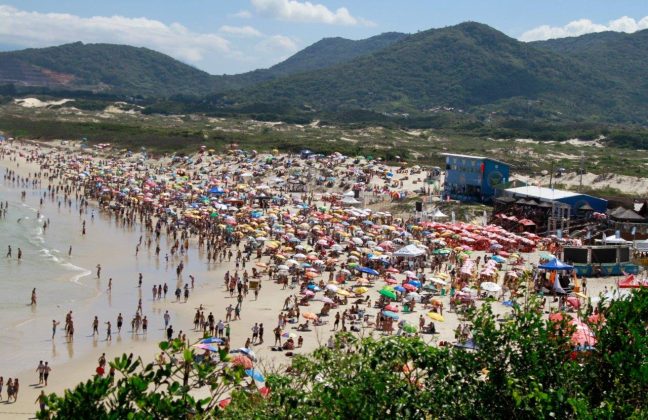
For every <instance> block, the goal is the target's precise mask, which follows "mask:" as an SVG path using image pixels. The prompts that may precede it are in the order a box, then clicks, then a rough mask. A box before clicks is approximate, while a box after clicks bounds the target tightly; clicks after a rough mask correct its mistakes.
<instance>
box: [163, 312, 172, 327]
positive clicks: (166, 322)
mask: <svg viewBox="0 0 648 420" xmlns="http://www.w3.org/2000/svg"><path fill="white" fill-rule="evenodd" d="M169 322H171V315H169V311H165V312H164V328H168V326H169Z"/></svg>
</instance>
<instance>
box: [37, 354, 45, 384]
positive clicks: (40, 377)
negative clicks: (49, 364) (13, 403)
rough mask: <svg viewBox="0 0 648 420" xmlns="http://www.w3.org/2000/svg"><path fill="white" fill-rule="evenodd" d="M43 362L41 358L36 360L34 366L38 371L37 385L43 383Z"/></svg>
mask: <svg viewBox="0 0 648 420" xmlns="http://www.w3.org/2000/svg"><path fill="white" fill-rule="evenodd" d="M44 368H45V363H43V361H42V360H41V361H40V362H38V367H36V372H38V385H42V384H43V373H44Z"/></svg>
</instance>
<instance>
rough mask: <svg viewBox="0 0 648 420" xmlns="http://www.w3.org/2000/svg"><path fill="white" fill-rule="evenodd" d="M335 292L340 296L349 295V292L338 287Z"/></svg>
mask: <svg viewBox="0 0 648 420" xmlns="http://www.w3.org/2000/svg"><path fill="white" fill-rule="evenodd" d="M336 293H337V294H338V295H340V296H351V293H349V292H348V291H346V290H344V289H338V290H337V292H336Z"/></svg>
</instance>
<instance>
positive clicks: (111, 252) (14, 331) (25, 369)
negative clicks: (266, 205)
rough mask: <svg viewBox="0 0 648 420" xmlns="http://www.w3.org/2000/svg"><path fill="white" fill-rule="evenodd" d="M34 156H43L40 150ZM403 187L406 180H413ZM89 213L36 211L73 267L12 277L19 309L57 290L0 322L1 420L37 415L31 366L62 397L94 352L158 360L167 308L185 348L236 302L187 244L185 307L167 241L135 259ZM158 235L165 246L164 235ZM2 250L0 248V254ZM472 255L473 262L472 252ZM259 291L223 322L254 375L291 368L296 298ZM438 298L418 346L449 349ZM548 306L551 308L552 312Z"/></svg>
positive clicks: (266, 285)
mask: <svg viewBox="0 0 648 420" xmlns="http://www.w3.org/2000/svg"><path fill="white" fill-rule="evenodd" d="M21 147H23V148H26V149H25V150H29V149H33V147H35V146H24V145H23V146H21ZM41 150H47V149H43V148H42V147H41ZM18 163H19V164H20V167H17V166H16V163H15V162H10V161H8V160H6V159H5V160H1V161H0V168H1V170H2V172H3V173H4V168H10V169H13V170H16V171H17V172H18V173H20V174H22V175H27V174H28V173H29V172H32V173H33V172H34V171H35V170H37V167H36V166H35V165H30V164H28V163H26V162H25V160H24V159H19V162H18ZM407 182H412V180H409V181H407ZM407 182H406V183H407ZM43 184H45V181H44V182H43ZM408 186H409V187H410V188H412V189H413V188H414V186H413V185H411V184H407V185H406V188H407V187H408ZM18 190H19V189H18V188H12V189H9V191H7V192H6V194H13V196H11V197H0V199H2V200H3V201H4V200H6V199H11V200H13V201H19V191H18ZM39 196H40V195H39V193H38V192H37V191H32V190H28V193H27V198H26V204H28V205H30V206H32V207H34V208H38V207H39V203H38V200H39ZM90 209H92V207H90ZM89 211H90V212H91V211H92V210H89ZM94 211H95V218H94V221H91V214H84V215H82V216H81V217H80V216H79V213H78V209H76V208H75V206H74V203H73V205H72V209H71V211H69V210H68V209H67V208H64V209H62V210H60V211H59V209H58V208H57V204H56V203H55V202H51V201H50V200H46V201H45V203H44V205H43V207H42V209H41V213H43V214H44V216H45V217H47V218H50V219H51V227H50V228H49V229H48V231H47V232H46V233H45V234H44V239H45V241H46V242H47V243H48V244H51V247H52V248H56V249H60V250H62V251H63V252H61V253H62V254H63V255H62V256H59V258H60V259H61V261H64V262H69V263H71V264H74V265H75V266H77V267H79V269H78V271H76V272H74V273H71V275H70V276H69V277H68V278H66V279H25V278H21V277H20V271H18V272H17V273H16V275H17V277H14V278H13V279H12V280H13V281H16V282H22V283H23V284H21V285H20V286H16V290H18V291H19V292H17V296H16V298H17V299H19V300H24V301H25V303H28V300H29V295H30V291H31V288H32V287H37V288H38V289H39V290H40V289H43V288H46V287H45V286H43V287H41V285H40V284H39V283H38V282H43V284H45V283H48V282H55V281H56V282H60V283H59V284H58V285H56V284H55V285H54V286H48V287H54V290H56V293H54V292H52V294H51V296H48V295H47V294H42V293H41V294H39V297H38V299H39V302H38V305H37V307H36V308H35V309H33V308H31V307H30V306H28V305H25V306H24V308H19V309H18V310H19V311H20V317H21V320H22V321H21V323H20V325H16V324H11V325H5V324H4V323H3V321H1V320H0V328H1V331H2V336H3V337H5V336H9V337H11V339H10V343H7V344H8V347H6V350H5V348H4V346H3V352H2V353H3V355H2V358H0V376H3V377H4V378H5V381H6V379H7V378H8V377H12V378H15V377H18V378H20V381H21V391H20V395H19V399H18V401H17V402H16V403H13V404H4V402H3V403H0V418H28V417H30V416H32V415H33V413H34V412H35V410H36V404H34V401H35V400H36V397H37V395H38V393H40V391H41V388H39V387H37V386H33V385H34V384H37V382H38V381H37V379H38V375H37V373H36V372H35V369H36V366H37V364H38V361H39V360H47V361H49V363H50V365H51V366H52V368H53V370H52V373H51V376H50V384H49V386H48V387H47V388H46V392H48V393H50V392H57V393H61V392H62V391H63V390H65V389H68V388H70V387H73V386H75V385H76V384H77V383H79V382H80V381H84V380H87V379H88V378H90V377H91V376H92V375H93V374H94V371H95V368H96V366H97V359H98V358H99V356H100V355H101V354H102V353H105V354H106V357H107V358H108V359H109V360H111V359H113V358H114V357H117V356H120V355H121V354H123V353H126V354H128V353H133V354H135V355H136V356H141V357H142V358H143V359H144V360H145V361H152V360H153V358H154V357H155V355H156V354H157V353H158V352H159V351H158V343H159V342H160V341H162V340H163V339H164V338H165V332H164V329H163V326H164V323H163V318H162V316H163V314H164V312H165V311H166V310H168V311H169V313H170V314H171V318H172V321H171V323H172V325H173V326H174V330H175V332H176V334H177V332H178V331H179V330H183V331H185V332H186V333H187V335H188V337H189V339H190V341H191V342H194V341H196V340H197V339H199V338H200V337H201V333H199V332H195V331H191V327H192V325H193V316H194V313H195V310H196V308H197V307H198V306H199V305H201V304H202V305H203V306H204V308H205V314H208V313H209V312H213V314H214V316H215V318H216V320H217V321H218V320H219V319H224V317H225V307H226V306H227V305H229V304H230V303H233V304H235V303H236V301H235V299H232V298H230V297H229V293H227V292H226V291H225V288H224V284H223V276H224V273H225V272H226V271H227V270H230V271H232V272H234V262H233V260H232V262H231V263H226V262H224V263H222V264H206V263H205V262H204V260H203V259H202V258H201V253H202V251H199V250H198V249H197V247H195V246H192V247H191V248H190V250H189V252H188V253H187V255H186V256H185V257H184V264H185V270H184V274H183V277H182V279H181V281H180V282H181V283H182V282H188V275H190V274H191V275H193V276H195V278H196V284H195V288H194V289H193V290H192V291H191V295H190V298H189V300H188V302H187V303H178V302H175V296H173V290H174V288H175V286H176V281H177V279H176V273H175V266H176V265H177V263H178V262H179V260H178V259H176V260H175V261H172V262H170V263H169V264H168V265H167V264H166V263H165V261H164V254H165V251H166V250H167V244H166V243H165V241H166V239H163V240H162V244H163V245H162V252H161V255H160V257H159V258H156V257H155V255H154V252H153V249H150V250H149V249H147V248H146V247H145V246H142V249H141V250H140V252H139V255H138V256H137V257H136V256H135V246H136V244H137V242H138V239H139V237H140V235H142V232H141V231H140V227H139V225H138V226H136V227H134V228H130V229H127V228H123V227H117V226H116V223H115V221H114V219H111V218H110V216H108V215H107V214H104V213H102V212H100V211H99V210H98V209H96V208H95V209H94ZM83 219H85V220H87V226H88V229H87V230H88V232H87V234H86V235H85V236H83V235H81V222H82V220H83ZM2 223H4V224H6V223H14V221H13V220H12V218H8V219H7V220H3V221H2ZM162 237H163V238H164V235H162ZM66 244H72V246H73V253H72V257H71V258H69V259H68V258H67V252H66V251H67V246H66ZM6 245H7V244H0V246H6ZM475 255H480V254H479V253H475ZM524 256H525V258H526V259H527V260H531V261H537V258H538V254H537V253H535V254H524ZM30 257H31V256H30V255H29V254H25V255H24V257H23V259H24V261H23V263H26V261H28V260H29V259H30ZM263 261H264V262H267V261H268V259H267V257H264V258H263ZM255 263H256V260H254V259H253V260H251V261H250V262H249V263H248V266H247V268H248V269H250V268H251V267H252V266H254V264H255ZM97 264H101V266H102V273H101V279H97V278H96V276H95V269H94V267H95V266H96V265H97ZM26 265H27V264H25V266H26ZM81 270H84V271H81ZM88 272H89V273H88ZM140 272H141V273H142V274H143V286H142V289H141V290H140V289H139V288H138V287H137V276H138V273H140ZM83 274H85V275H83ZM110 277H112V278H113V287H112V292H110V293H109V292H108V291H107V290H106V289H107V284H108V278H110ZM27 280H31V281H27ZM316 280H319V278H318V279H316ZM614 281H615V279H592V280H590V282H589V292H590V294H591V295H596V294H598V292H599V291H602V290H603V287H604V286H608V287H611V286H612V285H613V284H614ZM165 282H166V283H168V284H169V286H170V293H169V294H168V295H167V298H166V299H163V300H158V301H153V300H152V293H151V289H152V287H153V284H162V283H165ZM262 284H263V287H262V289H261V292H260V295H259V300H258V301H255V300H254V295H253V293H250V294H249V295H248V296H247V297H246V298H245V299H244V301H243V310H242V320H239V321H234V322H232V323H231V325H232V345H231V347H232V348H237V347H242V346H243V345H244V343H245V341H246V339H247V338H248V337H251V328H252V326H253V325H254V323H255V322H262V323H264V326H265V337H264V338H265V343H264V344H262V345H257V346H253V347H254V351H255V352H256V354H257V356H258V358H259V359H260V362H259V367H260V368H261V369H262V370H263V369H264V368H266V369H272V368H278V367H279V366H281V365H284V364H286V363H289V362H290V359H289V358H288V357H286V356H285V354H284V353H281V352H273V351H271V349H270V346H271V345H272V344H273V342H274V338H273V333H272V330H273V329H274V327H275V326H276V323H277V315H278V314H279V313H280V310H281V308H282V307H283V304H284V300H285V299H286V297H287V296H289V295H291V294H297V293H298V289H294V290H291V289H286V290H282V289H281V286H279V285H277V284H275V283H274V282H273V281H270V280H268V279H267V276H266V277H264V279H263V280H262ZM382 284H383V282H382V281H378V282H377V284H376V287H373V288H371V289H370V292H368V293H369V294H370V295H371V299H372V301H374V300H376V298H377V296H378V293H377V292H378V290H379V289H380V286H382ZM77 289H78V290H81V291H82V292H70V294H74V295H75V296H77V298H76V299H74V300H71V299H68V298H66V290H72V291H74V290H77ZM140 296H141V298H142V301H143V314H144V315H146V316H147V317H148V318H149V319H150V326H149V331H148V334H147V335H142V334H138V335H134V334H132V333H131V332H130V331H129V330H130V319H131V317H132V316H133V314H134V313H135V311H136V308H137V301H138V299H139V298H140ZM440 299H441V300H442V301H444V306H445V308H446V310H445V311H444V317H445V322H437V323H436V327H437V331H438V332H439V334H438V335H435V336H429V335H424V336H423V338H424V340H426V341H432V340H434V341H438V340H446V341H453V339H454V330H455V328H456V327H457V326H458V325H459V323H460V320H459V318H458V316H457V314H455V313H451V312H448V310H447V308H448V307H449V302H448V297H444V298H440ZM553 305H554V307H555V304H553ZM321 307H322V303H321V302H312V303H311V306H310V307H307V308H305V307H302V308H301V310H302V312H304V311H306V310H308V311H312V312H316V313H317V312H319V309H320V308H321ZM344 309H345V307H342V308H340V309H339V311H340V312H342V310H344ZM0 310H1V308H0ZM69 310H72V311H73V313H74V320H75V329H76V334H75V338H74V342H73V343H67V342H66V339H65V337H64V333H63V328H62V327H63V323H64V318H65V314H66V313H67V312H68V311H69ZM335 311H336V309H333V310H331V315H334V312H335ZM376 311H377V310H376V309H374V308H371V309H370V310H369V311H368V313H369V314H370V318H371V319H374V318H375V314H376ZM494 311H495V312H496V313H498V314H503V313H506V312H509V311H510V310H509V309H508V308H506V307H504V306H503V305H501V304H499V303H495V304H494ZM119 312H121V313H122V314H123V315H124V319H125V322H124V328H123V329H122V332H121V334H117V333H116V317H117V314H118V313H119ZM426 312H427V311H423V310H421V309H420V308H419V310H418V311H417V312H415V313H411V314H404V315H402V319H406V320H408V321H409V322H410V323H412V324H414V325H418V317H419V315H421V314H423V315H425V313H426ZM95 315H97V316H98V317H99V321H100V323H101V324H100V328H99V336H98V337H97V338H93V337H92V336H91V332H92V327H91V322H92V319H93V317H94V316H95ZM52 319H56V320H58V321H61V326H59V330H58V332H57V335H56V337H55V339H54V340H53V341H52V340H51V321H52ZM329 319H330V321H329V322H330V323H329V324H328V325H324V326H321V327H312V331H311V332H304V333H297V334H300V335H302V336H303V337H304V346H303V348H301V349H297V350H296V351H295V353H304V352H309V351H312V350H313V349H315V348H316V347H317V346H319V345H324V343H326V340H327V339H328V337H329V336H330V334H332V333H331V324H332V320H333V316H330V317H329ZM108 320H110V321H111V322H112V323H113V337H112V341H106V340H105V326H104V324H103V322H105V321H108ZM427 321H429V319H428V318H426V322H427ZM289 325H290V324H289ZM289 328H293V327H289ZM361 334H363V335H370V334H373V335H374V336H376V337H378V336H380V334H381V333H379V332H374V331H373V330H369V329H367V330H363V332H362V333H361ZM0 338H2V337H0ZM4 344H5V341H4V340H3V345H4ZM3 397H4V396H3Z"/></svg>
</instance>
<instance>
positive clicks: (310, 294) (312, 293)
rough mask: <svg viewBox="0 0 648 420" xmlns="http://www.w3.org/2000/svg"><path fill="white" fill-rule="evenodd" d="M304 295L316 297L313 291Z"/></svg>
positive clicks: (308, 291) (307, 291)
mask: <svg viewBox="0 0 648 420" xmlns="http://www.w3.org/2000/svg"><path fill="white" fill-rule="evenodd" d="M304 295H306V296H315V293H314V292H313V291H312V290H306V291H305V292H304Z"/></svg>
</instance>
